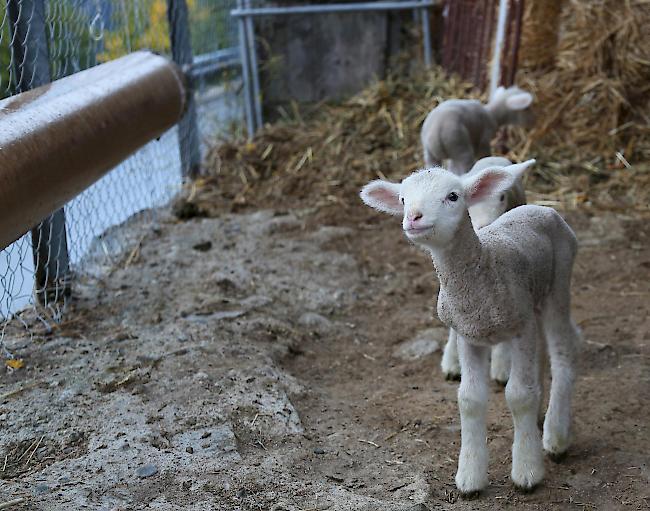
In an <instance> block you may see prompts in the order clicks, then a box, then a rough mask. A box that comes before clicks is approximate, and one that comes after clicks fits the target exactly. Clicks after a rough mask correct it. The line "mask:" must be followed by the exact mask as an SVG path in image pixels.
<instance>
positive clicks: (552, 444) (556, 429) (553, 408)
mask: <svg viewBox="0 0 650 511" xmlns="http://www.w3.org/2000/svg"><path fill="white" fill-rule="evenodd" d="M567 294H568V292H567ZM542 318H543V325H544V333H545V334H546V341H547V349H548V353H549V357H550V359H551V393H550V399H549V404H548V410H547V411H546V418H545V420H544V450H545V451H546V452H547V453H548V454H549V456H550V457H551V458H553V459H555V460H559V459H561V458H562V457H563V456H564V454H565V453H566V451H567V449H568V448H569V444H570V442H571V398H572V397H573V387H574V385H575V379H576V368H575V366H576V358H577V352H578V349H579V344H580V334H579V332H578V329H577V328H576V326H575V325H574V324H573V322H572V321H571V317H570V315H569V305H568V297H567V299H566V300H564V301H563V300H549V303H548V305H547V306H546V307H545V309H544V311H543V316H542Z"/></svg>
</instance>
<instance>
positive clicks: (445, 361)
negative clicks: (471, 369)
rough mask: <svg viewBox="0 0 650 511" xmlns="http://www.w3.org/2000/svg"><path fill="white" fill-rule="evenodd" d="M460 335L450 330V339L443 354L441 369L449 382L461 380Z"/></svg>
mask: <svg viewBox="0 0 650 511" xmlns="http://www.w3.org/2000/svg"><path fill="white" fill-rule="evenodd" d="M457 337H458V335H457V334H456V331H455V330H454V329H453V328H450V329H449V338H448V339H447V344H446V345H445V351H444V352H443V354H442V361H441V362H440V367H441V368H442V372H443V373H444V374H445V379H447V380H460V362H459V361H458V341H457Z"/></svg>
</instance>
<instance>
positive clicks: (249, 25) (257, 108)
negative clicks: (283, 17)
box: [244, 0, 264, 131]
mask: <svg viewBox="0 0 650 511" xmlns="http://www.w3.org/2000/svg"><path fill="white" fill-rule="evenodd" d="M244 7H245V8H247V9H248V8H250V0H244ZM244 23H245V24H246V25H245V26H246V37H247V42H248V51H249V57H248V60H249V63H250V66H251V68H250V73H251V75H252V76H251V78H252V80H253V91H252V92H253V105H254V112H255V130H256V131H257V130H258V129H260V128H261V127H262V125H263V122H264V121H263V119H262V92H261V90H260V73H259V69H258V66H257V50H256V47H255V26H254V25H253V18H251V17H250V16H247V17H246V18H244Z"/></svg>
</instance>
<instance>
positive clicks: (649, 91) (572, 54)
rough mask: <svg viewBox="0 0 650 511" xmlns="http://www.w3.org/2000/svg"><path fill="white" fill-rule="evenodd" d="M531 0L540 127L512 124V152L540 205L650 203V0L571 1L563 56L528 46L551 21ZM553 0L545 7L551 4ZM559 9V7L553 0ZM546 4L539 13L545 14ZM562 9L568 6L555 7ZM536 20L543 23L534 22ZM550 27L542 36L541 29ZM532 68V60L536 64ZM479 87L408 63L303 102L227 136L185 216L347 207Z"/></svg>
mask: <svg viewBox="0 0 650 511" xmlns="http://www.w3.org/2000/svg"><path fill="white" fill-rule="evenodd" d="M545 2H546V0H530V2H527V4H528V5H529V6H531V3H532V7H530V8H529V9H528V10H527V18H526V20H525V23H524V32H523V40H522V41H523V42H522V44H523V45H524V47H522V52H523V55H524V56H525V55H528V56H527V57H525V58H524V62H523V64H524V66H523V67H522V68H521V69H520V71H519V74H518V80H517V81H518V83H519V85H521V86H524V87H527V88H528V89H530V90H531V91H532V92H534V94H535V95H536V104H537V114H538V115H537V116H538V121H537V125H536V127H535V128H534V129H533V130H532V131H531V132H524V131H523V130H520V129H510V130H508V132H509V133H508V136H507V140H508V141H509V143H510V144H509V145H510V151H509V152H508V153H507V156H509V157H510V158H511V159H513V160H522V159H525V158H529V157H535V158H537V159H538V162H539V165H538V166H537V167H536V169H535V173H534V174H533V175H532V176H530V178H529V179H528V182H527V188H528V190H529V199H531V201H532V202H536V203H538V204H546V205H552V206H560V207H565V208H570V207H576V206H594V207H598V208H601V209H603V208H604V209H618V210H630V209H636V210H641V211H646V212H647V211H649V210H650V2H648V1H645V0H626V1H624V2H619V1H618V0H567V1H565V2H564V5H563V6H562V7H563V8H562V11H561V14H560V15H559V20H560V21H559V24H560V27H559V38H558V40H557V52H556V58H555V62H554V63H550V60H549V53H548V52H541V53H540V52H537V53H535V52H531V51H529V52H528V53H526V47H525V46H526V45H531V44H534V43H535V41H537V43H535V44H541V43H540V41H539V39H540V38H541V39H545V38H546V36H544V34H547V31H545V30H544V27H539V26H533V25H534V24H540V23H545V21H544V20H545V16H541V15H540V12H542V11H544V9H541V10H540V9H536V8H535V5H534V4H536V3H538V4H540V5H541V7H544V5H546V7H545V8H546V9H547V10H548V8H550V7H549V6H551V7H556V6H557V5H559V4H558V2H556V1H555V0H554V1H553V2H551V3H552V5H551V4H546V3H545ZM542 3H543V5H542ZM551 10H552V9H551ZM536 13H537V14H536ZM553 15H554V16H555V17H556V18H557V17H558V16H557V12H555V11H553ZM531 24H533V25H531ZM540 34H541V35H540ZM526 66H528V67H526ZM471 96H474V97H476V96H477V93H476V92H475V91H472V89H471V87H470V86H469V85H468V84H465V83H461V82H460V81H459V80H457V79H454V78H453V77H448V76H445V74H444V73H443V72H441V71H440V70H432V71H430V72H406V71H405V70H404V69H400V70H399V71H398V72H396V73H395V74H393V75H392V76H390V77H389V78H387V79H386V80H384V81H380V82H377V83H375V84H373V85H371V86H370V87H368V88H367V89H366V90H364V91H362V92H361V93H360V94H358V95H356V96H355V97H353V98H351V99H350V100H349V101H347V102H345V103H342V104H323V105H320V106H319V107H318V108H316V109H313V110H312V111H311V112H301V111H299V109H298V107H297V106H295V105H294V108H293V109H292V111H291V113H286V112H285V113H284V119H283V120H282V121H280V122H278V123H275V124H272V125H267V126H266V127H264V128H263V129H262V130H261V131H260V132H259V133H258V134H257V135H256V136H255V138H254V139H253V140H252V141H250V142H247V141H243V140H240V141H234V142H232V141H231V142H227V141H226V142H221V143H219V144H217V145H216V146H215V147H214V149H213V150H212V151H211V153H210V155H209V158H208V162H207V171H208V172H207V175H206V176H205V177H204V178H201V179H199V180H198V181H197V182H195V183H193V184H192V186H191V189H190V190H188V192H187V194H186V196H185V197H184V198H183V199H182V200H181V201H180V202H179V205H178V207H177V213H178V215H179V216H181V217H182V216H192V215H195V214H215V213H216V212H218V211H220V210H223V209H230V210H233V209H242V208H248V207H275V208H277V207H294V206H297V205H303V206H305V205H312V206H315V207H330V206H331V207H333V208H340V209H342V210H344V209H345V208H346V207H347V205H348V204H351V203H352V202H355V201H356V202H358V199H357V198H356V197H355V195H356V193H357V191H358V189H359V187H360V186H361V185H362V184H364V183H366V182H367V181H368V180H370V179H374V178H377V177H380V178H383V177H387V178H400V177H403V176H404V175H405V174H407V173H408V172H410V171H411V170H414V169H416V168H418V167H419V166H421V165H422V160H421V148H420V141H419V131H420V126H421V124H422V121H423V120H424V117H425V116H426V114H427V113H428V112H429V110H430V109H431V108H433V107H435V106H436V104H437V103H438V102H439V101H441V100H444V99H448V98H452V97H471Z"/></svg>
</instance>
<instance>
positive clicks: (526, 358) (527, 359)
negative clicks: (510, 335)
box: [506, 320, 544, 490]
mask: <svg viewBox="0 0 650 511" xmlns="http://www.w3.org/2000/svg"><path fill="white" fill-rule="evenodd" d="M511 358H512V369H511V371H510V379H509V380H508V385H506V401H507V402H508V407H509V408H510V412H511V413H512V419H513V422H514V426H515V434H514V441H513V443H512V481H513V482H514V483H515V485H516V486H517V487H518V488H520V489H523V490H531V489H532V488H534V487H535V486H536V485H537V484H538V483H539V482H540V481H541V480H542V478H543V477H544V458H543V455H542V439H541V435H540V432H539V429H538V427H537V414H538V410H539V401H540V399H541V388H540V382H539V371H538V368H539V366H538V364H539V363H540V362H541V361H540V353H539V343H538V338H537V326H536V322H535V321H534V320H533V321H531V322H530V326H529V328H528V329H527V332H526V335H525V336H523V337H522V338H518V339H514V340H513V341H512V349H511Z"/></svg>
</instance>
